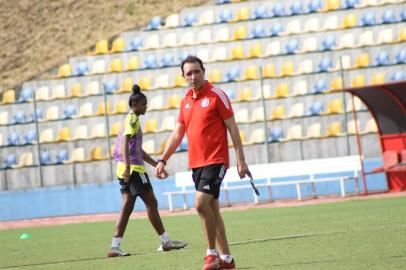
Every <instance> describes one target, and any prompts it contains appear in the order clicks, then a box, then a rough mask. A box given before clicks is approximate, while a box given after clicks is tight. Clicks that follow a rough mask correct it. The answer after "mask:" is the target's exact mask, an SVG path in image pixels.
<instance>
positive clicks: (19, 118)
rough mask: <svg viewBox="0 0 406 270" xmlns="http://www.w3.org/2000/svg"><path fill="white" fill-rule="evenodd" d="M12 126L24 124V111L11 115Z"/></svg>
mask: <svg viewBox="0 0 406 270" xmlns="http://www.w3.org/2000/svg"><path fill="white" fill-rule="evenodd" d="M12 123H13V124H24V123H25V113H24V111H18V112H16V113H15V114H14V115H13V120H12Z"/></svg>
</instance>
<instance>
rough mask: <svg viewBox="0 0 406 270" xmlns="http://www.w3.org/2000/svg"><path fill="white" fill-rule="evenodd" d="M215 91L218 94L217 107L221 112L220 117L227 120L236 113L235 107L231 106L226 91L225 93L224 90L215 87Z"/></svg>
mask: <svg viewBox="0 0 406 270" xmlns="http://www.w3.org/2000/svg"><path fill="white" fill-rule="evenodd" d="M215 93H216V94H217V95H216V107H217V111H218V112H219V114H220V117H221V118H222V119H223V120H226V119H228V118H230V117H231V116H232V115H234V112H233V108H232V107H231V102H230V100H229V99H228V96H227V94H226V93H224V92H223V91H222V90H220V89H217V88H215Z"/></svg>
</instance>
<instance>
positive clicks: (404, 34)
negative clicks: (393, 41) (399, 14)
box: [398, 27, 406, 42]
mask: <svg viewBox="0 0 406 270" xmlns="http://www.w3.org/2000/svg"><path fill="white" fill-rule="evenodd" d="M398 41H399V42H402V41H406V27H403V28H402V29H400V30H399V33H398Z"/></svg>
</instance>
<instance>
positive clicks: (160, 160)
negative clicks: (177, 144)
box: [156, 159, 166, 166]
mask: <svg viewBox="0 0 406 270" xmlns="http://www.w3.org/2000/svg"><path fill="white" fill-rule="evenodd" d="M159 162H162V163H163V164H164V165H165V166H166V160H164V159H158V160H157V161H156V163H159Z"/></svg>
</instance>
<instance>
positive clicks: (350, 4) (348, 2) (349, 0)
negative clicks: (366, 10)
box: [344, 0, 359, 9]
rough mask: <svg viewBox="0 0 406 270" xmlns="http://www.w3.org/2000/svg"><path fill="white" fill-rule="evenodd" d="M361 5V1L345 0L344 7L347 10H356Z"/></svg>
mask: <svg viewBox="0 0 406 270" xmlns="http://www.w3.org/2000/svg"><path fill="white" fill-rule="evenodd" d="M358 4H359V0H345V2H344V7H345V8H346V9H350V8H355V7H356V6H357V5H358Z"/></svg>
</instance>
